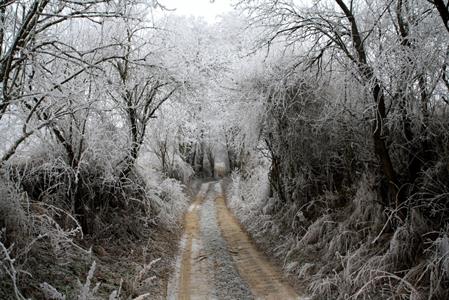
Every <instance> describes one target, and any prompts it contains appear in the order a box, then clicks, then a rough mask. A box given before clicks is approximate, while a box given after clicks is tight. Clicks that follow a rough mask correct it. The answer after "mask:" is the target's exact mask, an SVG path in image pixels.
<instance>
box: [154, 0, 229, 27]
mask: <svg viewBox="0 0 449 300" xmlns="http://www.w3.org/2000/svg"><path fill="white" fill-rule="evenodd" d="M159 2H160V3H162V4H163V5H165V6H166V7H167V8H170V9H174V8H176V11H175V12H174V13H176V14H179V15H185V16H190V15H193V16H196V17H204V18H205V19H206V20H207V21H208V22H214V21H215V19H216V17H217V16H218V15H221V14H223V13H226V12H229V11H231V10H232V7H231V0H215V1H213V2H211V0H161V1H159Z"/></svg>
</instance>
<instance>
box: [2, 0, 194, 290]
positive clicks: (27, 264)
mask: <svg viewBox="0 0 449 300" xmlns="http://www.w3.org/2000/svg"><path fill="white" fill-rule="evenodd" d="M152 5H153V6H150V5H148V4H145V3H141V2H138V1H137V2H134V1H93V2H90V1H87V2H85V1H81V2H73V1H53V2H52V1H41V0H36V1H0V128H1V136H0V137H1V143H0V144H1V145H0V150H1V151H0V298H1V299H29V298H32V299H64V298H66V299H97V298H98V299H105V298H108V297H109V299H119V298H120V299H122V298H134V297H138V296H139V295H141V294H144V293H145V294H147V293H148V292H152V293H153V292H154V293H159V294H152V297H156V298H157V297H162V294H161V293H163V292H164V291H163V289H164V288H165V287H164V285H163V284H164V282H163V280H164V278H165V277H167V276H168V272H169V270H170V259H171V258H172V256H173V255H175V253H174V251H175V242H176V239H177V234H178V230H179V226H178V225H179V224H178V221H179V218H180V216H181V214H182V212H183V210H184V209H185V206H186V205H187V197H186V192H187V191H186V189H185V186H184V185H183V184H182V182H181V181H184V182H188V180H189V179H190V177H191V176H192V168H191V167H189V166H188V164H187V163H185V162H184V155H187V154H186V153H180V152H179V150H178V149H179V144H180V143H183V141H180V139H179V137H176V140H175V141H173V140H170V143H171V144H170V148H169V149H168V150H167V149H165V150H164V151H165V153H164V155H165V156H169V157H175V158H176V162H177V163H176V165H175V164H172V165H170V166H169V167H167V166H166V165H165V164H163V163H162V164H160V162H158V160H157V158H156V155H155V154H154V153H155V152H157V150H159V151H160V149H159V148H160V140H159V139H156V138H155V137H156V132H155V123H156V121H154V120H155V119H156V117H157V115H158V114H160V115H163V114H168V115H169V114H170V113H171V111H170V109H166V110H163V107H165V104H166V103H168V102H170V101H173V102H177V101H175V100H179V90H180V89H181V88H182V83H181V82H183V81H182V80H181V81H180V80H178V79H179V78H175V76H174V73H173V68H171V67H172V66H171V65H170V63H169V62H170V59H171V58H170V57H167V55H166V54H165V53H163V52H162V51H158V49H159V48H158V47H159V46H161V45H166V44H164V43H167V44H169V41H168V40H167V39H166V37H165V36H163V35H160V34H159V31H158V30H156V29H155V27H154V26H153V25H154V24H152V23H151V21H149V20H148V17H149V15H150V9H157V8H158V7H159V4H158V3H157V1H154V3H152ZM150 41H151V43H150ZM161 47H162V46H161ZM184 82H185V80H184ZM150 121H153V122H150ZM150 123H152V124H151V125H150ZM177 125H179V124H177ZM177 125H176V124H175V125H172V126H173V127H176V126H177ZM167 130H168V129H167ZM160 133H162V131H160ZM158 147H159V148H158ZM145 154H147V155H145ZM174 169H177V170H174ZM175 171H176V172H175ZM158 259H160V260H161V262H159V260H158ZM156 274H157V275H158V276H157V277H156V276H155V275H156ZM85 278H87V279H85ZM165 279H166V278H165ZM79 280H81V281H82V282H83V283H80V282H79ZM77 281H78V283H77ZM147 296H148V295H147Z"/></svg>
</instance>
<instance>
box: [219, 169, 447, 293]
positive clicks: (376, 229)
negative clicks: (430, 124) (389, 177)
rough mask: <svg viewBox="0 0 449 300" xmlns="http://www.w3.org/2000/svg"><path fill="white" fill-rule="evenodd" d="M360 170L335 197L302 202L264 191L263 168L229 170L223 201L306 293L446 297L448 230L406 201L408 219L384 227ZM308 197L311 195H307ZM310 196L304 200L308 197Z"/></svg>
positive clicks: (368, 179) (371, 179)
mask: <svg viewBox="0 0 449 300" xmlns="http://www.w3.org/2000/svg"><path fill="white" fill-rule="evenodd" d="M376 182H377V179H376V177H375V176H374V175H373V174H365V175H364V176H362V177H361V178H360V179H359V181H358V182H357V183H356V184H354V186H352V187H351V189H350V191H347V192H346V195H345V196H346V197H348V198H347V199H348V200H347V202H346V203H345V204H344V205H341V203H339V204H338V205H337V203H338V202H339V201H337V200H336V199H338V198H339V197H341V195H338V194H337V193H331V192H327V193H324V194H323V195H322V196H320V197H317V199H316V200H315V201H317V202H321V203H323V205H316V206H315V208H314V209H315V210H318V212H317V215H318V217H316V218H312V219H309V218H306V217H305V216H304V213H303V212H304V211H305V210H307V208H306V207H304V206H302V207H298V205H295V204H294V203H291V205H288V206H283V205H281V204H280V203H279V199H276V198H275V197H269V181H268V168H267V167H266V166H264V164H260V165H259V166H258V167H256V168H255V169H254V172H253V173H252V175H250V176H246V177H243V176H241V175H240V174H239V173H238V172H234V173H233V175H232V182H231V184H230V185H229V188H228V195H229V197H228V198H229V204H230V206H231V207H232V209H233V210H234V211H235V213H236V215H237V216H238V218H239V219H240V220H241V222H242V223H243V224H244V225H245V227H246V228H247V229H248V231H249V232H250V233H251V235H252V236H253V237H254V239H255V240H256V242H257V243H258V244H259V245H260V246H261V247H262V248H263V249H264V250H265V251H267V252H268V253H269V254H272V255H274V256H275V257H277V258H278V260H280V261H282V263H283V268H284V270H285V271H286V272H287V273H289V274H291V275H292V276H294V277H296V278H297V279H298V280H299V281H301V282H303V283H305V284H306V286H307V291H306V294H308V295H310V296H311V298H312V299H448V297H449V272H448V271H449V238H448V236H449V232H448V226H446V227H443V228H441V227H438V226H439V225H436V222H434V221H432V220H429V219H428V218H426V217H425V216H424V215H423V213H422V212H421V211H420V209H419V207H417V206H414V207H410V210H411V213H410V216H411V217H410V218H409V219H408V220H407V222H406V223H404V224H402V225H401V226H398V227H396V228H394V230H390V229H389V228H387V227H388V222H387V220H388V218H389V217H391V216H392V215H393V213H392V212H389V211H385V210H384V209H383V208H382V205H381V204H380V203H381V202H380V199H379V196H378V192H377V186H376V184H377V183H376ZM312 204H313V203H312ZM312 204H309V205H312Z"/></svg>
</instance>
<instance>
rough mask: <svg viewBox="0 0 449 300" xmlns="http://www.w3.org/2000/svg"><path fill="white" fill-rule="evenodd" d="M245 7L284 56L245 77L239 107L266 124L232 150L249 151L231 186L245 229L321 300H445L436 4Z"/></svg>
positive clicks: (443, 115) (443, 91)
mask: <svg viewBox="0 0 449 300" xmlns="http://www.w3.org/2000/svg"><path fill="white" fill-rule="evenodd" d="M262 2H263V4H262ZM436 2H437V1H435V4H436ZM242 5H243V6H245V5H246V6H245V7H246V9H247V10H248V12H249V13H250V15H251V16H252V17H253V21H254V24H257V25H260V26H261V27H262V28H265V29H266V31H264V33H263V35H265V36H267V35H268V36H269V37H270V38H269V39H268V40H264V41H265V42H266V43H268V45H269V46H271V48H272V50H271V51H272V53H276V51H277V50H279V49H281V50H280V51H278V52H277V53H282V52H283V55H282V58H275V59H272V58H271V59H268V60H267V61H266V68H264V70H262V71H260V70H256V71H254V72H252V73H249V74H246V75H244V76H243V75H242V76H241V77H240V83H239V84H240V87H241V90H242V91H243V92H241V93H240V94H236V97H239V99H240V103H238V104H236V105H237V106H238V107H240V108H241V109H244V108H247V107H251V108H252V109H253V112H254V111H256V112H257V115H258V118H259V120H260V121H259V122H258V123H257V126H253V127H248V126H247V125H245V124H243V122H242V125H240V132H239V134H238V135H236V138H235V140H234V143H233V144H234V145H235V148H234V152H235V153H242V152H243V153H245V155H243V156H241V157H240V159H238V161H236V162H234V163H233V164H234V165H239V164H240V165H241V166H242V167H241V168H240V170H239V171H238V172H236V173H234V175H233V184H231V186H230V191H229V192H230V197H231V200H230V203H231V205H232V206H233V207H234V209H235V210H236V213H237V214H238V215H239V217H240V219H241V220H242V222H243V223H244V224H245V225H246V226H247V227H248V228H249V231H250V232H251V233H252V234H253V235H254V236H255V238H256V240H258V241H259V242H260V243H261V244H262V245H263V246H264V247H266V250H267V251H269V252H271V253H273V254H275V255H276V256H277V257H278V258H279V259H280V260H281V261H282V262H283V263H284V268H285V269H286V270H287V271H289V272H291V273H293V274H295V275H296V276H298V277H300V278H301V279H302V280H303V281H305V282H306V283H307V287H308V293H309V294H310V295H311V296H312V297H313V298H314V299H446V298H448V297H449V294H448V291H449V273H448V271H449V269H448V266H449V265H448V263H449V257H448V255H449V252H448V251H449V249H448V240H449V238H448V228H449V227H448V221H447V220H448V218H447V217H448V213H449V207H448V203H449V202H448V200H449V199H448V198H447V195H448V194H447V191H448V189H449V181H448V172H449V168H448V165H449V164H448V163H449V156H448V152H447V142H448V138H449V136H448V131H447V128H448V123H447V120H448V104H447V100H446V99H447V95H448V92H449V89H448V87H449V85H447V69H446V68H447V67H446V66H447V47H448V44H447V36H448V35H447V34H448V33H449V32H447V31H446V28H445V27H444V26H443V25H444V23H443V22H441V20H444V17H443V19H442V18H441V15H440V10H439V9H437V8H436V7H435V6H434V5H433V4H432V3H424V4H423V3H417V2H416V1H388V2H387V1H377V2H376V3H370V4H368V3H361V2H357V3H356V2H352V1H351V4H350V5H349V4H345V2H344V1H335V3H334V2H332V3H331V1H321V2H316V3H314V4H313V5H311V6H309V7H306V6H307V4H304V5H303V6H301V4H298V5H297V4H294V3H289V2H278V1H248V2H247V3H244V4H242ZM446 10H447V7H446ZM276 40H281V41H282V42H281V43H279V44H280V45H281V46H280V45H279V44H276V42H275V41H276ZM283 43H286V44H287V45H290V46H285V48H284V49H282V45H283ZM300 43H303V44H302V45H301V46H299V44H300ZM284 45H285V44H284ZM295 46H297V48H294V49H293V50H291V49H292V48H293V47H295ZM289 49H290V50H289ZM288 53H293V54H290V55H289V54H288ZM276 56H277V57H279V56H280V55H275V54H273V57H276ZM255 108H256V109H255ZM248 129H249V130H248ZM248 136H250V138H248ZM242 141H244V142H242ZM242 145H243V146H244V147H242ZM234 157H237V158H238V156H234ZM242 158H243V159H242Z"/></svg>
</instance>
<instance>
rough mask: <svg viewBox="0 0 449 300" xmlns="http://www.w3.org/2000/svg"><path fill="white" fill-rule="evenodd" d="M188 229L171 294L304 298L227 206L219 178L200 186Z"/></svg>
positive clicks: (182, 296)
mask: <svg viewBox="0 0 449 300" xmlns="http://www.w3.org/2000/svg"><path fill="white" fill-rule="evenodd" d="M184 230H185V232H184V234H183V237H182V239H181V242H180V253H179V256H178V259H177V262H176V268H175V272H174V274H173V275H172V278H171V279H170V282H169V284H168V287H167V297H168V299H305V298H301V297H300V296H299V295H298V294H297V293H296V292H295V291H294V290H293V289H292V288H291V287H290V286H289V285H288V284H286V283H285V282H284V280H283V279H282V276H281V273H280V272H279V270H278V269H276V267H274V266H273V265H272V264H271V263H270V262H269V261H268V259H267V258H266V257H265V256H264V255H263V254H262V253H261V252H259V251H258V250H257V249H256V248H255V246H254V245H253V243H252V242H251V240H250V238H249V237H248V236H247V234H246V233H245V231H244V230H242V228H241V227H240V224H239V223H238V221H237V220H236V218H235V217H234V216H233V214H232V213H231V212H230V211H229V209H228V208H227V206H226V201H225V197H224V195H223V193H222V188H221V183H220V182H209V183H204V184H203V185H202V186H201V190H200V191H199V192H198V194H197V196H196V197H195V200H194V202H193V203H192V204H191V206H190V208H189V211H188V212H187V214H186V217H185V223H184Z"/></svg>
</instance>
